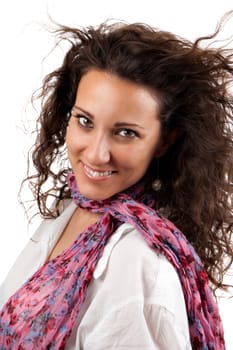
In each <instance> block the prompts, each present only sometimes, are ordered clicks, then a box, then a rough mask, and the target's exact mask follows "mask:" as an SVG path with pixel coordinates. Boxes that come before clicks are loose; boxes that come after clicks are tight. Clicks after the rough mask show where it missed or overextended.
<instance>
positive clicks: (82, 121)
mask: <svg viewBox="0 0 233 350" xmlns="http://www.w3.org/2000/svg"><path fill="white" fill-rule="evenodd" d="M74 117H75V118H76V119H78V124H79V126H80V127H81V128H84V129H91V128H93V123H92V121H91V120H90V119H89V118H88V117H86V116H85V115H81V114H76V115H75V116H74Z"/></svg>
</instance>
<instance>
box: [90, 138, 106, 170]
mask: <svg viewBox="0 0 233 350" xmlns="http://www.w3.org/2000/svg"><path fill="white" fill-rule="evenodd" d="M86 156H87V159H88V161H89V163H90V164H93V165H101V164H106V163H108V162H109V161H110V158H111V152H110V141H109V140H108V138H107V137H106V136H104V135H96V136H95V137H93V138H91V140H90V143H89V145H88V147H87V149H86Z"/></svg>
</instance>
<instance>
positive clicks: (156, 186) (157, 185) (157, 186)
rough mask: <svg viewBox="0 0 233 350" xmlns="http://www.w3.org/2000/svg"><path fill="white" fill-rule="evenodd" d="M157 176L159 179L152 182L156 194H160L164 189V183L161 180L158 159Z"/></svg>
mask: <svg viewBox="0 0 233 350" xmlns="http://www.w3.org/2000/svg"><path fill="white" fill-rule="evenodd" d="M156 163H157V164H156V168H157V169H156V173H157V174H156V176H157V178H156V179H155V180H154V181H153V182H152V189H153V190H154V191H155V192H158V191H160V190H161V188H162V181H161V180H160V178H159V159H157V162H156Z"/></svg>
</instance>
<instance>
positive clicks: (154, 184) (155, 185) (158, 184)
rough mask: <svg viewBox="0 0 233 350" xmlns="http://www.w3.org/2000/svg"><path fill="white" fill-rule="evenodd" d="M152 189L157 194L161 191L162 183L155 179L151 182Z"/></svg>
mask: <svg viewBox="0 0 233 350" xmlns="http://www.w3.org/2000/svg"><path fill="white" fill-rule="evenodd" d="M152 188H153V190H154V191H155V192H158V191H160V190H161V188H162V182H161V180H160V179H155V180H154V181H153V182H152Z"/></svg>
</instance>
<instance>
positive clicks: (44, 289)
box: [0, 173, 225, 350]
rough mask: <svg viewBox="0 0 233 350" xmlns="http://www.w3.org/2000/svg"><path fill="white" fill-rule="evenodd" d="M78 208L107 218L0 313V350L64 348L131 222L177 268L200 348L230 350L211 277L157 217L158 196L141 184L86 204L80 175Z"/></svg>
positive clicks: (167, 223)
mask: <svg viewBox="0 0 233 350" xmlns="http://www.w3.org/2000/svg"><path fill="white" fill-rule="evenodd" d="M68 184H69V187H70V189H71V192H72V197H73V199H74V201H75V203H76V204H77V205H78V206H80V207H82V208H86V209H88V210H91V211H92V212H98V213H102V215H101V218H100V220H99V221H98V222H97V223H95V224H93V225H91V226H89V227H88V228H87V230H85V231H84V232H82V233H81V234H80V235H78V238H77V240H76V241H75V242H74V243H73V244H72V246H71V247H70V248H68V249H67V250H65V251H64V252H63V253H62V254H60V255H59V256H57V257H56V258H55V259H53V260H50V261H48V262H47V263H45V264H44V265H43V266H42V267H41V268H40V269H39V270H38V271H37V272H36V273H35V274H34V275H33V276H32V277H31V278H30V279H29V280H28V281H27V282H26V283H25V284H24V285H23V286H22V287H21V288H20V289H19V290H18V291H17V292H16V293H15V294H14V295H13V296H11V297H10V299H9V300H8V302H7V303H6V304H5V306H4V307H3V309H2V310H1V312H0V350H16V349H17V350H24V349H25V350H30V349H34V350H35V349H37V350H42V349H43V350H45V349H51V350H61V349H64V348H65V344H66V342H67V339H68V338H69V336H70V334H71V331H72V329H73V327H74V323H75V321H76V318H77V315H78V314H79V311H80V309H81V306H82V304H83V302H84V300H85V295H86V290H87V287H88V285H89V282H90V281H91V279H92V275H93V272H94V269H95V267H96V264H97V262H98V260H99V258H100V257H101V255H102V254H103V250H104V247H105V245H106V243H107V241H108V239H109V237H110V236H111V235H112V233H113V232H114V231H115V230H116V228H117V227H118V226H119V225H120V224H122V223H124V222H127V223H129V224H131V225H133V226H134V227H135V228H136V230H137V231H138V232H139V234H141V235H142V236H143V238H144V239H145V240H146V241H147V243H148V245H149V246H150V247H151V248H152V249H154V250H156V251H157V252H158V253H161V254H164V255H165V257H166V258H167V259H168V260H169V261H170V262H171V264H172V265H173V266H174V268H175V269H176V271H177V273H178V276H179V278H180V282H181V285H182V288H183V293H184V298H185V302H186V309H187V315H188V321H189V327H190V339H191V343H192V347H193V349H195V350H224V349H225V345H224V338H223V328H222V324H221V320H220V316H219V312H218V308H217V305H216V304H215V302H214V300H213V297H212V294H211V291H210V289H209V286H208V278H207V274H206V272H205V270H204V268H203V266H202V264H201V261H200V259H199V258H198V256H197V254H196V253H195V251H194V249H193V247H192V246H191V245H190V244H189V242H188V241H187V240H186V238H185V236H184V235H183V234H182V233H181V232H180V231H179V230H178V229H177V228H176V227H175V226H174V225H173V224H172V223H171V222H170V221H169V220H167V219H165V218H163V217H161V216H160V215H159V214H158V213H156V212H155V211H154V210H153V209H151V206H152V205H153V194H152V193H150V192H145V187H144V186H143V183H139V184H137V185H135V186H133V187H132V188H131V189H129V190H127V191H126V192H125V193H119V194H117V195H116V196H114V197H112V198H111V199H109V200H104V201H100V202H96V201H92V200H88V199H86V198H84V197H83V196H82V195H81V194H80V192H79V191H78V188H77V185H76V181H75V177H74V175H73V174H72V173H71V174H69V176H68Z"/></svg>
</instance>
